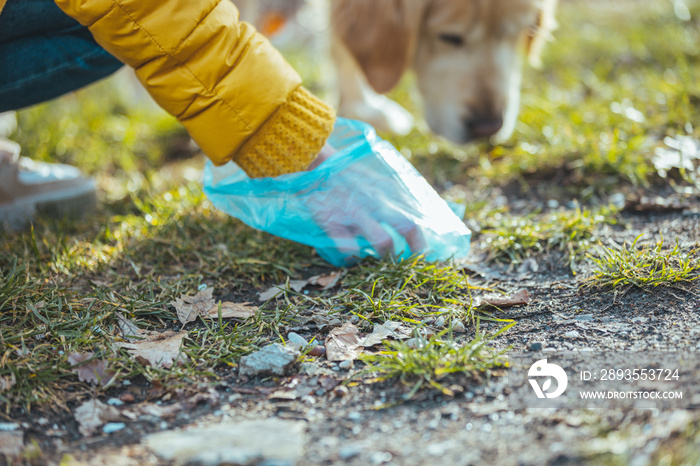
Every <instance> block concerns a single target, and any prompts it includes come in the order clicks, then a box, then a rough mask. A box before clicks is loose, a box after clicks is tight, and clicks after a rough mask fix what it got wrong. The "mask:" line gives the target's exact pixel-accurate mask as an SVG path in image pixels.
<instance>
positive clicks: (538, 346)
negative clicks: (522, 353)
mask: <svg viewBox="0 0 700 466" xmlns="http://www.w3.org/2000/svg"><path fill="white" fill-rule="evenodd" d="M530 351H542V343H540V342H539V341H536V342H534V343H531V344H530Z"/></svg>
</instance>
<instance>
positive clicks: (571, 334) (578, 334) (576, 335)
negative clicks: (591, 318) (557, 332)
mask: <svg viewBox="0 0 700 466" xmlns="http://www.w3.org/2000/svg"><path fill="white" fill-rule="evenodd" d="M564 338H571V339H574V338H581V332H579V331H578V330H572V331H570V332H566V333H565V334H564Z"/></svg>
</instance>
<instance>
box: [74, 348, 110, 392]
mask: <svg viewBox="0 0 700 466" xmlns="http://www.w3.org/2000/svg"><path fill="white" fill-rule="evenodd" d="M94 357H95V355H94V354H93V353H70V354H68V362H69V363H70V365H71V366H72V368H71V372H73V373H75V374H78V379H79V380H80V381H81V382H87V383H89V384H92V385H103V386H104V385H107V384H108V383H109V382H111V381H112V379H113V378H114V375H115V372H114V371H110V370H107V367H108V366H109V362H107V361H101V360H99V359H93V358H94ZM90 359H92V361H90ZM86 361H89V362H86Z"/></svg>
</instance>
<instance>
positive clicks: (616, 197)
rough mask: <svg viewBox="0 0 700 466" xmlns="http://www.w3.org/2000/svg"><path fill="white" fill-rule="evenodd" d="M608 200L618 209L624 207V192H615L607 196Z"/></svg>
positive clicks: (625, 200)
mask: <svg viewBox="0 0 700 466" xmlns="http://www.w3.org/2000/svg"><path fill="white" fill-rule="evenodd" d="M608 202H609V203H610V204H612V205H614V206H615V207H617V208H618V209H624V207H625V205H626V204H627V197H626V196H625V194H624V193H615V194H612V195H611V196H610V197H609V198H608Z"/></svg>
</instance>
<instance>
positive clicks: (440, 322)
mask: <svg viewBox="0 0 700 466" xmlns="http://www.w3.org/2000/svg"><path fill="white" fill-rule="evenodd" d="M435 326H436V327H444V326H445V317H443V316H440V317H438V318H437V319H435Z"/></svg>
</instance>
